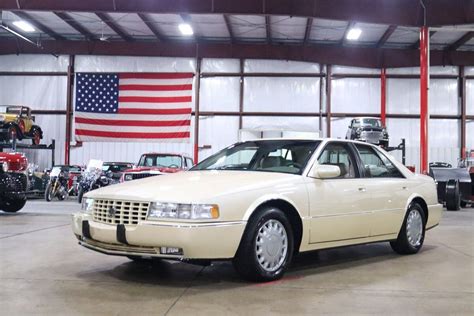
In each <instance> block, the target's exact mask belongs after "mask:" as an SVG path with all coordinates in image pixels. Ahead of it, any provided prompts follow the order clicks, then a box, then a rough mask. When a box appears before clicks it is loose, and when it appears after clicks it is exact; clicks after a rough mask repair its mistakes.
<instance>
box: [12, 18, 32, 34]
mask: <svg viewBox="0 0 474 316" xmlns="http://www.w3.org/2000/svg"><path fill="white" fill-rule="evenodd" d="M13 25H15V26H16V27H17V28H19V29H20V30H22V31H25V32H27V33H31V32H34V31H36V30H35V28H34V27H33V25H31V24H30V23H28V22H26V21H23V20H21V21H15V22H13Z"/></svg>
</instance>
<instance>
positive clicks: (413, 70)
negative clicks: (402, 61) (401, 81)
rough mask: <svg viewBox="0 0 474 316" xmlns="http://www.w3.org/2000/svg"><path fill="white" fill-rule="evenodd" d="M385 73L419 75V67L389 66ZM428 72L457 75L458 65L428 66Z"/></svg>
mask: <svg viewBox="0 0 474 316" xmlns="http://www.w3.org/2000/svg"><path fill="white" fill-rule="evenodd" d="M387 74H398V75H419V74H420V67H404V68H389V69H387ZM430 74H432V75H455V76H457V75H458V67H456V66H446V67H443V66H433V67H430Z"/></svg>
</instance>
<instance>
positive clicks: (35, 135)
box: [31, 129, 41, 145]
mask: <svg viewBox="0 0 474 316" xmlns="http://www.w3.org/2000/svg"><path fill="white" fill-rule="evenodd" d="M31 142H32V143H33V145H39V144H40V142H41V133H40V131H39V130H38V129H35V130H34V131H33V138H32V139H31Z"/></svg>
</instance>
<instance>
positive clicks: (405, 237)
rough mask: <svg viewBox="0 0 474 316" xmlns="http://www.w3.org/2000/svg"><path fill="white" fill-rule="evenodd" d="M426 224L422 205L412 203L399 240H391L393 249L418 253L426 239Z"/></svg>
mask: <svg viewBox="0 0 474 316" xmlns="http://www.w3.org/2000/svg"><path fill="white" fill-rule="evenodd" d="M425 224H426V218H425V213H424V212H423V209H422V208H421V206H420V205H419V204H418V203H412V204H410V206H409V207H408V212H407V214H406V215H405V220H404V221H403V225H402V228H401V229H400V232H399V233H398V238H397V240H395V241H391V242H390V246H392V249H393V250H394V251H395V252H396V253H399V254H404V255H407V254H414V253H417V252H418V251H419V250H420V249H421V247H422V246H423V242H424V240H425Z"/></svg>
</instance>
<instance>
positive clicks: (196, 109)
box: [194, 58, 201, 164]
mask: <svg viewBox="0 0 474 316" xmlns="http://www.w3.org/2000/svg"><path fill="white" fill-rule="evenodd" d="M194 77H195V78H196V87H195V91H196V92H195V93H196V96H195V102H194V163H195V164H197V163H198V161H199V114H200V113H199V89H200V85H201V59H199V58H198V59H197V60H196V75H195V76H194Z"/></svg>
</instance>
